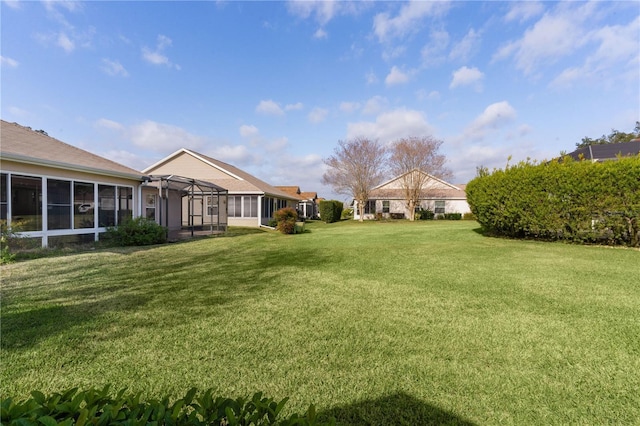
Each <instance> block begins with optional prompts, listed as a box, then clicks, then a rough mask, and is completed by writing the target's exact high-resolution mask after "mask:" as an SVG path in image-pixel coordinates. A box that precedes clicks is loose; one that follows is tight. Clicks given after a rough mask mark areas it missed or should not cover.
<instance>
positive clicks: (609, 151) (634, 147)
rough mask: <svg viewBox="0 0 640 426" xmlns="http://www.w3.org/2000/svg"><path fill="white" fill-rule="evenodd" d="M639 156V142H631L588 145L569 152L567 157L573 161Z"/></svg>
mask: <svg viewBox="0 0 640 426" xmlns="http://www.w3.org/2000/svg"><path fill="white" fill-rule="evenodd" d="M638 154H640V141H638V140H633V141H630V142H622V143H607V144H602V145H590V146H586V147H584V148H579V149H576V150H575V151H573V152H570V153H569V154H567V155H569V156H570V157H572V158H573V159H574V160H580V158H581V157H582V158H584V159H585V160H613V159H615V158H617V156H618V155H622V156H623V157H626V156H633V155H638Z"/></svg>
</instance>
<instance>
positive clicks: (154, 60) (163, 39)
mask: <svg viewBox="0 0 640 426" xmlns="http://www.w3.org/2000/svg"><path fill="white" fill-rule="evenodd" d="M172 44H173V42H172V41H171V39H170V38H169V37H167V36H165V35H162V34H159V35H158V38H157V41H156V48H155V49H153V50H152V49H150V48H148V47H146V46H144V47H142V58H143V59H144V60H145V61H147V62H149V63H150V64H153V65H166V66H168V67H173V68H175V69H177V70H180V69H181V67H180V65H178V64H173V63H171V61H170V60H169V58H168V57H167V55H165V54H164V50H165V49H166V48H167V47H170V46H171V45H172Z"/></svg>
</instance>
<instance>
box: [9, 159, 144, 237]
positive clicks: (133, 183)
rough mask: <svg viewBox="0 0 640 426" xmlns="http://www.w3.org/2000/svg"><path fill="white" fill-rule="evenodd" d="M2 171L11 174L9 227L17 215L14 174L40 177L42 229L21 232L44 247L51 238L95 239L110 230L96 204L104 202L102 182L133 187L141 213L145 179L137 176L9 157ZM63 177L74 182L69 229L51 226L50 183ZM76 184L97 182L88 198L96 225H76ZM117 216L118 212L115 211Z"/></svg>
mask: <svg viewBox="0 0 640 426" xmlns="http://www.w3.org/2000/svg"><path fill="white" fill-rule="evenodd" d="M1 166H2V170H1V171H2V173H3V174H6V175H7V186H8V188H7V224H8V225H9V226H11V225H12V222H13V221H14V218H13V217H12V202H13V200H12V198H13V195H12V188H11V186H12V185H11V177H12V176H25V177H32V178H37V179H40V183H41V190H42V199H41V200H39V201H38V202H39V203H40V205H41V214H40V215H41V221H42V223H41V229H40V230H38V231H24V232H21V233H20V235H21V236H22V237H26V238H33V239H40V240H41V245H42V247H48V246H49V238H50V237H54V238H55V237H71V236H73V238H80V237H79V236H87V237H89V238H92V239H93V240H95V241H97V240H98V235H99V234H100V233H104V232H106V230H107V228H106V227H101V226H99V220H98V208H96V206H99V205H100V198H99V196H98V185H108V186H114V187H125V188H128V189H130V190H131V194H132V198H131V203H130V206H131V212H132V217H138V216H140V214H141V213H140V212H141V210H140V204H141V203H140V199H139V194H140V190H139V187H140V184H141V182H140V181H138V180H135V179H127V178H122V177H115V176H107V175H101V174H96V173H90V172H82V171H77V170H65V169H60V168H55V167H47V166H40V165H35V164H26V163H19V162H13V161H9V160H5V159H3V160H2V164H1ZM49 179H51V180H60V181H68V182H70V183H71V191H72V192H71V208H72V215H73V216H72V219H71V228H69V229H48V219H49V217H48V214H49V213H48V205H49V200H48V199H47V182H48V180H49ZM74 183H90V184H93V185H94V194H93V196H89V198H88V199H87V204H91V205H93V206H94V207H93V212H94V217H93V227H91V228H75V226H76V225H75V223H74V217H77V216H76V215H77V214H78V212H77V206H76V205H75V200H74V195H73V184H74ZM115 204H116V206H115V207H116V209H118V208H119V206H118V204H119V202H118V200H117V199H116V201H115ZM115 214H116V217H117V212H116V213H115Z"/></svg>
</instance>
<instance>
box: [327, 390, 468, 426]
mask: <svg viewBox="0 0 640 426" xmlns="http://www.w3.org/2000/svg"><path fill="white" fill-rule="evenodd" d="M318 417H319V418H320V419H322V420H327V419H329V418H331V417H333V418H335V419H336V423H337V424H339V425H362V426H364V425H459V426H475V425H476V424H475V423H473V422H471V421H469V420H466V419H463V418H462V417H459V416H458V415H456V414H454V413H451V412H449V411H446V410H443V409H441V408H439V407H436V406H435V405H432V404H429V403H426V402H424V401H420V400H419V399H417V398H414V397H412V396H410V395H407V394H406V393H404V392H399V393H396V394H393V395H388V396H384V397H381V398H378V399H373V400H366V401H361V402H357V403H355V404H351V405H346V406H338V407H333V408H331V409H329V410H326V411H322V412H320V413H318Z"/></svg>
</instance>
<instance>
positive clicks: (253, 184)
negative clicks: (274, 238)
mask: <svg viewBox="0 0 640 426" xmlns="http://www.w3.org/2000/svg"><path fill="white" fill-rule="evenodd" d="M143 173H145V174H149V175H173V174H175V175H182V176H184V175H187V176H191V177H193V178H195V179H199V180H203V181H207V182H211V183H214V184H215V185H218V186H220V187H222V188H225V189H226V190H227V191H228V205H227V214H228V219H227V220H228V224H229V225H230V226H254V227H259V226H263V225H267V224H268V223H269V220H270V219H271V218H272V217H273V213H274V212H275V211H276V210H278V209H280V208H283V207H293V208H295V207H296V205H297V202H298V199H297V198H295V197H293V196H291V195H289V194H287V193H285V192H284V191H281V190H279V189H278V188H276V187H274V186H271V185H270V184H268V183H266V182H264V181H262V180H260V179H258V178H256V177H255V176H252V175H251V174H249V173H247V172H245V171H243V170H240V169H239V168H237V167H235V166H232V165H231V164H227V163H224V162H222V161H219V160H216V159H214V158H211V157H208V156H206V155H203V154H200V153H197V152H195V151H192V150H189V149H186V148H182V149H180V150H178V151H176V152H174V153H173V154H171V155H169V156H167V157H165V158H164V159H162V160H160V161H158V162H157V163H156V164H153V165H152V166H150V167H147V168H146V169H144V170H143Z"/></svg>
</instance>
